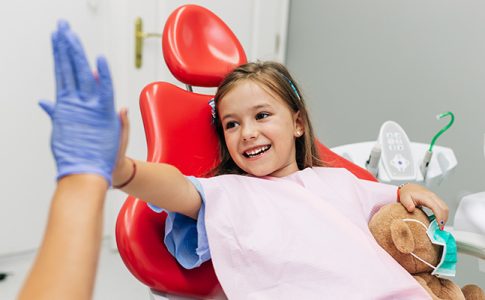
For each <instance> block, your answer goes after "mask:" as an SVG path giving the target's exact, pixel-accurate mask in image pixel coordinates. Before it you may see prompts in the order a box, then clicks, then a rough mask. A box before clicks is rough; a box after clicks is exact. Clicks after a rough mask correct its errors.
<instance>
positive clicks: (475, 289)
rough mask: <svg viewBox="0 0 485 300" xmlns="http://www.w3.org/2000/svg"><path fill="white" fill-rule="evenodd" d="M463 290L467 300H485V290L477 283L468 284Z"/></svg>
mask: <svg viewBox="0 0 485 300" xmlns="http://www.w3.org/2000/svg"><path fill="white" fill-rule="evenodd" d="M461 290H462V292H463V295H465V299H467V300H485V292H484V291H483V290H482V289H481V288H480V287H479V286H477V285H475V284H467V285H465V286H464V287H463V288H462V289H461Z"/></svg>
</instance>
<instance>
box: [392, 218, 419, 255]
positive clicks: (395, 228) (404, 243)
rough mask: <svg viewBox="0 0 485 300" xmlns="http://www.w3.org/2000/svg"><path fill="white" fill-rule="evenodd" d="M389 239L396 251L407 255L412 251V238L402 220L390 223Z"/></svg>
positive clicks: (409, 230)
mask: <svg viewBox="0 0 485 300" xmlns="http://www.w3.org/2000/svg"><path fill="white" fill-rule="evenodd" d="M391 238H392V241H393V242H394V245H395V246H396V248H397V250H399V251H400V252H402V253H405V254H409V253H411V252H413V251H414V237H413V233H412V232H411V229H410V228H409V226H408V224H407V223H406V222H404V221H403V220H393V221H392V223H391Z"/></svg>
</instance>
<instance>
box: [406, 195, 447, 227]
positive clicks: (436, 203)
mask: <svg viewBox="0 0 485 300" xmlns="http://www.w3.org/2000/svg"><path fill="white" fill-rule="evenodd" d="M411 197H412V202H413V203H414V204H415V205H422V206H424V207H427V208H429V209H431V210H432V211H433V213H434V215H435V217H436V222H438V225H439V226H440V228H443V227H444V225H445V224H446V222H447V221H448V206H447V205H446V203H445V202H444V201H443V200H441V198H439V197H438V196H436V195H435V194H434V193H414V194H413V195H412V196H411ZM408 211H409V210H408Z"/></svg>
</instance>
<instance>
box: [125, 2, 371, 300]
mask: <svg viewBox="0 0 485 300" xmlns="http://www.w3.org/2000/svg"><path fill="white" fill-rule="evenodd" d="M162 48H163V55H164V58H165V62H166V63H167V66H168V68H169V70H170V71H171V72H172V74H173V75H174V76H175V77H176V78H177V79H178V80H179V81H181V82H182V83H184V84H186V85H187V86H202V87H217V86H218V85H219V83H220V82H221V80H222V79H223V77H224V76H225V75H226V74H227V73H228V72H229V71H231V70H232V69H233V68H235V67H236V66H238V65H241V64H243V63H245V62H246V55H245V53H244V50H243V48H242V46H241V44H240V43H239V41H238V40H237V38H236V36H235V35H234V34H233V33H232V31H231V30H230V29H229V28H228V27H227V25H226V24H225V23H224V22H223V21H222V20H221V19H219V18H218V17H217V16H216V15H214V14H213V13H212V12H210V11H209V10H207V9H205V8H203V7H200V6H196V5H185V6H182V7H180V8H178V9H177V10H175V11H174V12H173V13H172V14H171V15H170V17H169V18H168V20H167V22H166V25H165V28H164V31H163V37H162ZM189 90H191V89H190V88H189ZM211 98H212V96H211V95H203V94H197V93H194V92H191V91H186V90H183V89H181V88H179V87H176V86H174V85H172V84H169V83H165V82H154V83H151V84H149V85H147V86H146V87H145V88H144V89H143V91H142V92H141V95H140V109H141V114H142V118H143V124H144V128H145V134H146V139H147V145H148V155H147V160H148V161H151V162H165V163H169V164H172V165H174V166H176V167H177V168H178V169H179V170H180V171H181V172H182V173H184V174H185V175H194V176H199V177H200V176H204V174H205V173H206V172H207V171H208V170H209V169H211V168H212V167H213V166H214V165H215V163H217V154H218V141H217V137H216V134H215V130H214V128H213V125H212V120H211V108H210V106H209V105H208V101H209V100H210V99H211ZM317 144H318V147H319V151H320V154H321V157H322V158H323V160H324V161H325V162H327V164H328V165H329V166H332V167H345V168H347V169H349V170H350V171H352V172H353V173H354V174H355V175H356V176H358V177H360V178H364V179H369V180H375V179H374V178H373V177H372V175H370V173H368V172H367V171H366V170H364V169H362V168H359V167H357V166H356V165H354V164H352V163H350V162H349V161H347V160H345V159H343V158H342V157H340V156H338V155H336V154H335V153H333V152H331V151H330V150H329V149H328V148H326V147H325V146H323V145H322V144H320V143H318V142H317ZM165 218H166V214H165V213H162V214H157V213H155V212H153V211H152V210H151V209H150V208H148V206H147V205H146V203H145V202H143V201H141V200H140V199H135V198H133V197H128V199H127V200H126V202H125V203H124V205H123V207H122V209H121V211H120V213H119V215H118V219H117V223H116V241H117V244H118V249H119V252H120V255H121V257H122V259H123V261H124V263H125V265H126V266H127V267H128V269H129V270H130V271H131V273H132V274H133V275H134V276H135V277H136V278H138V280H140V281H141V282H143V283H144V284H145V285H147V286H148V287H150V288H151V289H153V290H155V291H158V292H161V293H168V294H175V295H181V296H192V297H197V298H202V297H210V296H211V295H214V294H217V293H218V292H220V290H221V288H220V285H219V283H218V281H217V278H216V275H215V273H214V269H213V267H212V263H211V261H208V262H206V263H204V264H202V265H201V266H200V267H198V268H196V269H193V270H186V269H184V268H183V267H182V266H180V265H179V264H178V263H177V262H176V260H175V258H173V257H172V255H171V254H170V253H169V252H168V250H167V249H166V247H165V244H164V243H163V236H164V232H165Z"/></svg>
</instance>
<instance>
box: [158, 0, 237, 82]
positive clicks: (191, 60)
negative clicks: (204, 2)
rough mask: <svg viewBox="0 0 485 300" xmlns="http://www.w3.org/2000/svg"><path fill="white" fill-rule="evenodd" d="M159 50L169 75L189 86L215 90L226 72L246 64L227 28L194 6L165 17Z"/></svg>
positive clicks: (200, 8) (206, 10)
mask: <svg viewBox="0 0 485 300" xmlns="http://www.w3.org/2000/svg"><path fill="white" fill-rule="evenodd" d="M162 49H163V56H164V58H165V62H166V64H167V66H168V69H169V70H170V72H172V74H173V75H174V76H175V78H177V79H178V80H179V81H181V82H183V83H185V84H188V85H192V86H201V87H217V86H219V83H220V82H221V81H222V79H223V78H224V76H225V75H226V74H227V73H229V72H230V71H232V70H233V69H234V68H235V67H237V66H239V65H242V64H244V63H246V62H247V59H246V54H245V53H244V49H243V48H242V46H241V43H240V42H239V40H238V39H237V38H236V36H235V35H234V33H233V32H232V31H231V29H229V27H228V26H227V25H226V24H225V23H224V22H223V21H222V20H221V19H220V18H219V17H218V16H216V15H215V14H214V13H213V12H211V11H210V10H208V9H206V8H204V7H201V6H198V5H184V6H181V7H179V8H178V9H176V10H175V11H174V12H173V13H172V14H171V15H170V16H169V17H168V20H167V22H166V24H165V28H164V30H163V37H162Z"/></svg>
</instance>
